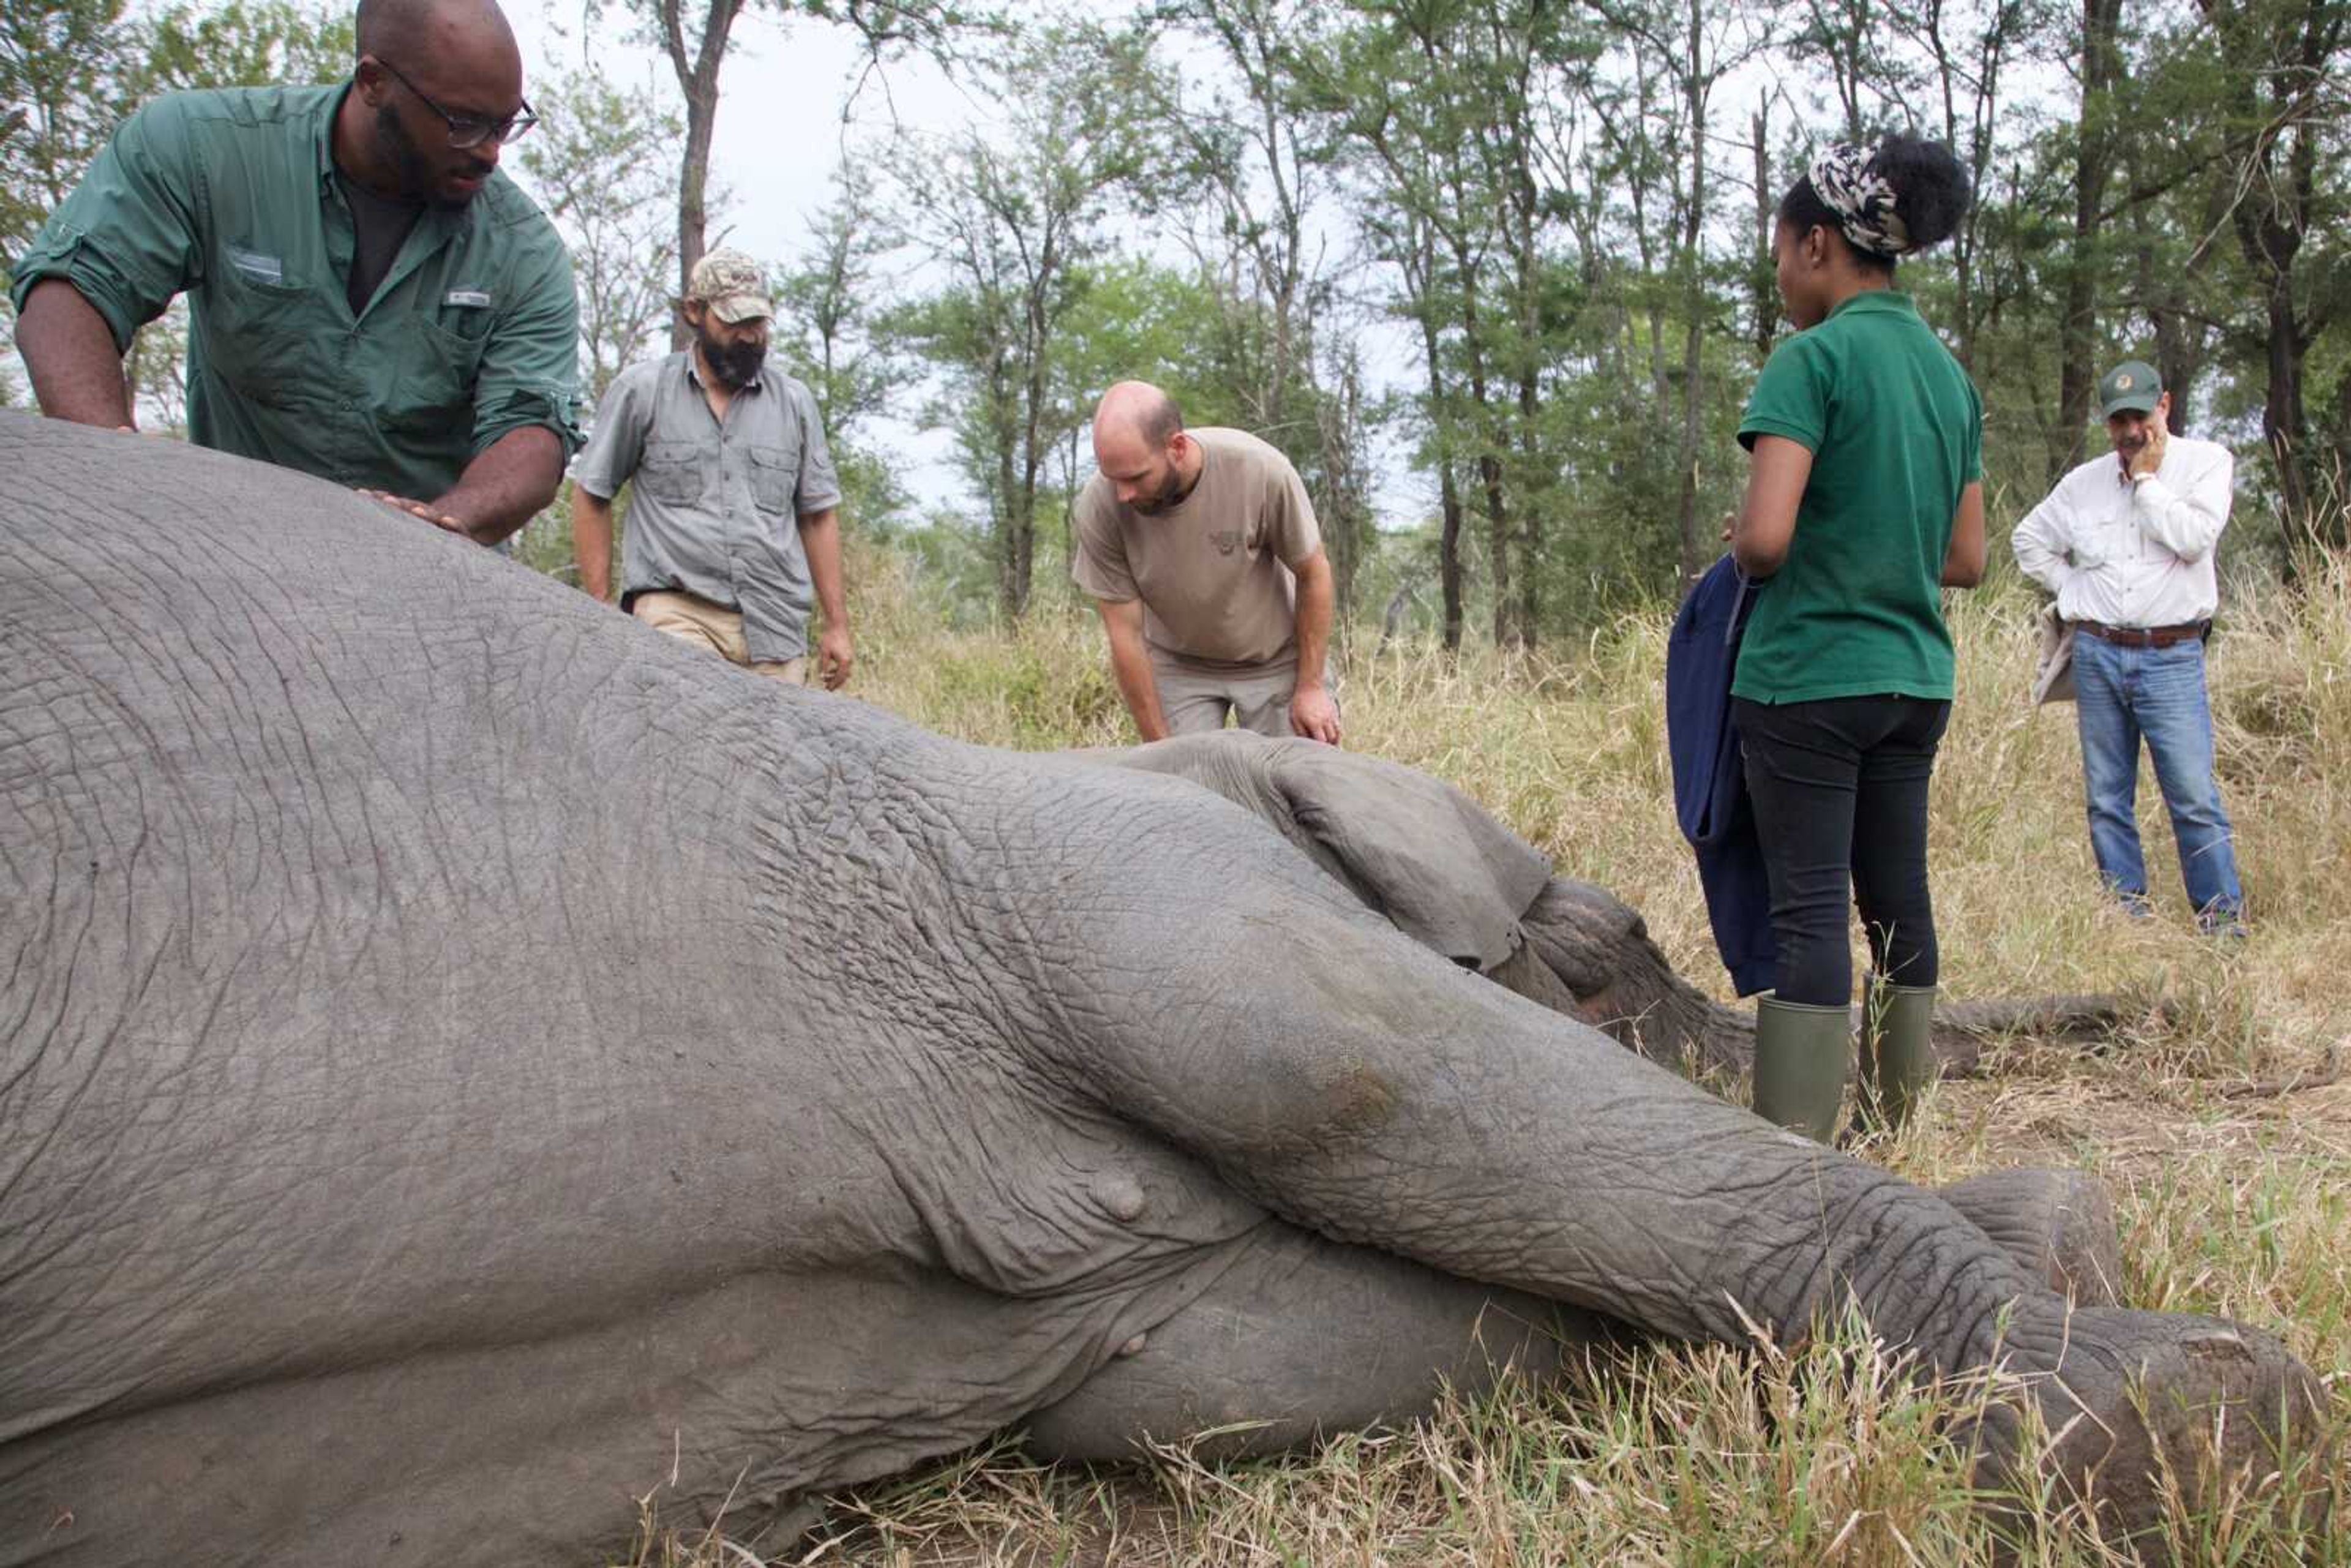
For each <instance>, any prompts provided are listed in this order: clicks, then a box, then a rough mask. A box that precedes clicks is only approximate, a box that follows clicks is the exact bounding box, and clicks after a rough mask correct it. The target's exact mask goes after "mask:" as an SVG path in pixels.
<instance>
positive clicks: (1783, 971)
mask: <svg viewBox="0 0 2351 1568" xmlns="http://www.w3.org/2000/svg"><path fill="white" fill-rule="evenodd" d="M1968 199H1969V184H1968V176H1967V172H1966V171H1965V170H1964V169H1962V168H1961V167H1960V166H1959V162H1958V160H1957V159H1955V158H1953V157H1952V155H1951V152H1950V149H1949V148H1948V147H1945V146H1943V145H1942V144H1941V143H1939V142H1930V141H1920V140H1917V139H1916V138H1911V137H1900V136H1897V137H1889V138H1888V139H1886V141H1883V142H1881V143H1879V144H1878V145H1876V146H1875V147H1853V146H1842V145H1841V146H1835V147H1831V148H1830V149H1828V150H1827V151H1826V152H1823V153H1822V154H1821V155H1820V156H1819V157H1818V158H1816V159H1814V160H1813V163H1812V166H1811V168H1810V169H1809V171H1808V172H1806V174H1805V176H1804V177H1803V178H1802V179H1801V180H1799V181H1797V182H1796V183H1795V186H1794V187H1793V188H1792V189H1791V190H1790V191H1789V192H1788V193H1787V195H1786V196H1785V197H1784V198H1783V199H1782V201H1781V203H1780V209H1779V215H1778V221H1777V223H1776V225H1774V231H1773V235H1772V253H1773V259H1774V261H1775V262H1776V264H1777V268H1778V274H1779V285H1780V298H1781V299H1782V302H1783V303H1784V304H1785V306H1786V307H1787V312H1788V318H1789V319H1790V320H1792V322H1794V323H1795V325H1796V326H1797V328H1798V329H1799V330H1798V331H1797V332H1796V333H1795V334H1794V335H1793V336H1792V337H1790V338H1788V339H1787V340H1784V341H1782V343H1781V345H1780V347H1779V348H1778V349H1776V350H1773V351H1772V354H1771V360H1770V361H1768V362H1767V363H1766V364H1765V365H1764V367H1763V372H1762V374H1761V376H1760V377H1759V378H1758V379H1757V381H1756V383H1755V392H1754V395H1753V396H1752V397H1751V398H1750V400H1749V402H1748V405H1747V414H1746V417H1745V419H1744V420H1742V421H1741V422H1740V429H1739V439H1740V444H1743V445H1745V446H1746V447H1747V448H1748V450H1749V452H1750V455H1751V466H1750V470H1749V474H1748V480H1747V495H1746V499H1745V502H1744V503H1743V504H1742V506H1741V507H1740V512H1739V516H1738V519H1737V521H1736V523H1735V524H1734V526H1733V528H1732V533H1731V549H1732V551H1733V553H1735V554H1736V555H1737V556H1738V558H1739V564H1740V568H1741V570H1744V571H1745V572H1746V573H1747V574H1748V575H1749V576H1750V577H1754V578H1761V579H1766V580H1767V581H1765V583H1764V586H1763V589H1762V591H1761V594H1760V595H1759V596H1758V598H1757V600H1756V603H1755V610H1754V613H1753V615H1752V616H1751V618H1750V620H1749V622H1748V625H1747V632H1746V635H1745V637H1744V639H1743V640H1742V642H1741V643H1740V653H1739V664H1738V667H1737V670H1736V672H1735V674H1734V675H1733V678H1732V681H1731V696H1732V715H1733V717H1734V718H1735V720H1736V721H1737V723H1738V726H1739V730H1740V736H1741V737H1742V740H1743V742H1744V746H1745V750H1746V775H1747V788H1748V793H1749V795H1750V798H1751V800H1752V801H1753V804H1754V810H1755V820H1756V827H1757V832H1758V835H1759V837H1760V838H1761V842H1762V849H1763V859H1764V868H1765V874H1766V876H1767V877H1768V879H1769V881H1770V883H1771V929H1772V936H1773V937H1774V939H1775V940H1776V942H1777V945H1778V947H1779V968H1778V980H1779V984H1778V987H1777V988H1776V990H1775V991H1774V992H1773V993H1771V995H1768V996H1766V997H1765V998H1763V999H1762V1001H1761V1003H1760V1004H1759V1006H1758V1010H1757V1014H1756V1026H1755V1108H1756V1112H1757V1113H1758V1114H1761V1115H1763V1116H1767V1117H1769V1118H1771V1120H1773V1121H1775V1122H1778V1123H1779V1124H1782V1126H1787V1127H1792V1128H1795V1129H1796V1130H1798V1131H1800V1132H1804V1133H1808V1134H1811V1135H1812V1136H1813V1137H1815V1138H1820V1139H1823V1141H1825V1140H1826V1139H1827V1137H1828V1136H1829V1134H1830V1133H1831V1131H1832V1130H1833V1129H1834V1125H1835V1121H1836V1113H1837V1108H1838V1104H1839V1103H1840V1100H1841V1097H1842V1095H1843V1093H1844V1079H1845V1071H1846V1061H1847V1057H1848V1055H1849V1053H1850V1050H1851V1047H1850V1044H1849V1040H1850V1026H1849V1023H1848V1011H1847V1009H1848V1008H1849V1006H1850V1004H1851V1001H1852V997H1853V954H1852V951H1851V946H1850V944H1849V943H1848V941H1847V939H1846V936H1845V931H1846V915H1845V908H1846V888H1847V887H1848V886H1850V887H1851V888H1852V890H1853V898H1854V900H1855V902H1856V903H1857V904H1859V905H1860V909H1861V916H1862V925H1863V927H1864V929H1865V931H1866V932H1867V934H1868V937H1869V947H1870V957H1871V959H1872V961H1873V965H1874V967H1875V969H1876V976H1877V979H1878V982H1879V983H1878V984H1877V985H1876V986H1874V987H1873V992H1874V994H1873V996H1872V997H1871V998H1870V1002H1871V1005H1870V1007H1869V1008H1868V1009H1867V1016H1868V1018H1869V1020H1870V1022H1869V1026H1868V1027H1867V1028H1866V1029H1865V1030H1864V1034H1863V1048H1862V1066H1863V1080H1864V1098H1865V1104H1866V1103H1868V1100H1869V1096H1870V1095H1871V1093H1872V1092H1874V1093H1875V1095H1876V1104H1877V1107H1878V1108H1879V1109H1881V1110H1882V1111H1883V1112H1884V1113H1885V1114H1886V1116H1887V1118H1888V1119H1889V1120H1897V1121H1898V1120H1899V1119H1900V1117H1901V1116H1902V1115H1903V1114H1905V1113H1907V1110H1908V1107H1909V1104H1910V1103H1911V1101H1912V1100H1913V1098H1915V1096H1916V1094H1917V1092H1918V1090H1919V1088H1920V1087H1921V1086H1922V1085H1923V1084H1924V1082H1925V1081H1926V1078H1927V1076H1928V1074H1929V1073H1930V1072H1931V1071H1932V1068H1933V1058H1932V1056H1931V1055H1930V1054H1929V1052H1928V1040H1927V1030H1928V1017H1929V1014H1930V1013H1931V1012H1932V1010H1933V1006H1934V988H1935V981H1936V971H1937V964H1938V960H1937V955H1936V948H1935V916H1934V908H1933V905H1932V904H1931V903H1930V902H1929V900H1928V893H1927V780H1928V774H1929V773H1930V772H1931V771H1932V769H1933V768H1934V761H1935V747H1936V744H1937V743H1938V741H1939V740H1940V739H1941V738H1942V734H1943V727H1944V724H1945V723H1946V721H1947V720H1948V719H1949V716H1950V707H1951V635H1950V632H1949V629H1948V628H1947V627H1946V626H1945V625H1944V623H1943V611H1942V593H1941V589H1942V587H1943V586H1944V585H1950V586H1957V587H1970V586H1972V585H1973V584H1974V583H1976V582H1977V581H1978V580H1980V578H1981V577H1982V575H1983V561H1984V533H1983V486H1982V485H1981V483H1980V472H1981V470H1980V455H1981V449H1982V441H1983V404H1982V402H1981V401H1980V399H1979V398H1978V397H1977V395H1976V392H1975V388H1974V387H1973V386H1972V385H1970V383H1969V381H1968V377H1967V372H1966V371H1962V370H1961V369H1960V368H1959V361H1956V360H1954V359H1953V358H1952V357H1951V353H1950V351H1949V350H1948V349H1946V348H1944V347H1943V345H1942V342H1941V340H1938V338H1937V337H1936V336H1935V334H1934V332H1933V331H1932V330H1931V329H1929V328H1928V325H1927V323H1926V322H1925V321H1924V320H1922V319H1920V318H1919V315H1918V311H1917V307H1915V306H1914V305H1913V304H1912V303H1911V301H1910V298H1909V297H1908V296H1907V295H1906V294H1902V293H1900V292H1898V291H1896V289H1895V287H1894V286H1893V285H1894V267H1895V262H1896V258H1897V257H1899V256H1907V255H1909V254H1910V253H1911V252H1913V251H1916V250H1919V249H1922V248H1924V247H1926V246H1930V245H1933V244H1936V243H1937V242H1938V241H1940V240H1941V239H1943V238H1944V237H1945V236H1947V235H1949V234H1950V232H1951V231H1952V230H1953V229H1954V228H1955V227H1957V226H1958V224H1959V218H1960V215H1961V214H1963V213H1965V212H1966V210H1967V204H1968Z"/></svg>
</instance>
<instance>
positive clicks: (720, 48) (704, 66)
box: [660, 0, 744, 350]
mask: <svg viewBox="0 0 2351 1568" xmlns="http://www.w3.org/2000/svg"><path fill="white" fill-rule="evenodd" d="M743 3H744V0H709V6H710V9H709V11H708V12H707V13H706V14H705V16H704V17H703V19H702V36H701V37H700V38H699V39H698V40H697V41H696V43H695V48H694V50H693V52H692V53H691V55H689V54H688V52H687V48H686V40H685V22H684V16H683V15H682V14H681V7H682V5H683V4H684V0H660V6H661V12H660V21H661V38H662V45H663V47H664V51H665V52H666V53H667V54H668V56H669V64H670V69H671V70H672V71H673V72H674V73H675V74H676V76H677V87H678V92H679V94H680V96H682V97H683V98H684V99H685V150H684V153H683V154H682V156H681V157H680V160H679V163H678V183H677V291H678V295H679V297H680V298H684V294H685V285H686V279H687V278H689V277H693V276H694V265H695V263H696V262H698V261H700V260H701V259H702V256H703V252H704V250H705V245H706V237H705V230H706V228H707V226H708V222H709V214H708V211H707V208H706V206H705V203H706V200H707V194H706V193H707V192H708V189H709V185H710V143H711V138H712V137H713V136H714V135H715V134H716V131H717V129H718V69H719V67H720V66H721V65H723V64H724V63H725V62H726V39H727V35H728V34H729V33H730V32H732V31H733V30H734V26H735V19H736V18H737V16H741V15H742V13H743ZM669 340H670V347H671V348H672V349H673V350H676V349H683V348H684V347H685V346H686V345H687V344H689V343H691V342H692V341H693V340H694V334H693V332H692V330H691V329H688V328H687V326H686V324H685V321H684V318H683V317H673V318H672V319H671V322H670V335H669Z"/></svg>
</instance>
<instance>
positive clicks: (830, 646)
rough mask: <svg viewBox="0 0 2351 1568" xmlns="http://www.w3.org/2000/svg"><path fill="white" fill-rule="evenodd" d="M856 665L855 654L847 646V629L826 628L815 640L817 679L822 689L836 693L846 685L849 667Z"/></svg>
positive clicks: (841, 627) (829, 626)
mask: <svg viewBox="0 0 2351 1568" xmlns="http://www.w3.org/2000/svg"><path fill="white" fill-rule="evenodd" d="M856 663H857V654H856V652H855V650H853V649H852V648H851V647H850V645H849V628H848V627H846V626H832V625H828V626H826V627H825V629H824V631H823V632H821V633H820V634H819V635H818V637H817V640H816V673H817V678H818V679H819V680H820V681H822V682H823V683H824V689H825V690H826V691H829V692H837V691H839V690H840V689H841V687H843V686H845V685H848V684H849V671H850V667H851V666H852V665H853V664H856Z"/></svg>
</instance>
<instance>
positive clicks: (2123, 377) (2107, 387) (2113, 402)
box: [2098, 360, 2163, 419]
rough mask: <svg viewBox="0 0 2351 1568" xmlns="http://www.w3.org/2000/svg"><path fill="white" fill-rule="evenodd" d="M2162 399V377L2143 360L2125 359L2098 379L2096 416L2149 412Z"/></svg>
mask: <svg viewBox="0 0 2351 1568" xmlns="http://www.w3.org/2000/svg"><path fill="white" fill-rule="evenodd" d="M2162 397H2163V378H2162V377H2161V376H2159V375H2157V374H2156V373H2155V367H2154V366H2153V365H2150V364H2148V363H2147V361H2144V360H2125V361H2123V362H2122V363H2121V364H2119V365H2116V367H2115V368H2114V369H2113V370H2111V371H2107V372H2106V373H2105V375H2103V376H2100V377H2099V378H2098V417H2099V418H2100V419H2112V418H2114V416H2115V415H2116V414H2118V413H2125V412H2128V413H2154V412H2155V405H2156V403H2157V402H2159V401H2160V400H2161V399H2162Z"/></svg>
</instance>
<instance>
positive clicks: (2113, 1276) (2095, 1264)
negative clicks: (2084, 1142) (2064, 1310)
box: [1938, 1168, 2123, 1307]
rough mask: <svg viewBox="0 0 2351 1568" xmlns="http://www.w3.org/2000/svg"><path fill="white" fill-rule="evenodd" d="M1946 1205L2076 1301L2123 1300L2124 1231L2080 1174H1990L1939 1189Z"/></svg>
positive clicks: (2098, 1188)
mask: <svg viewBox="0 0 2351 1568" xmlns="http://www.w3.org/2000/svg"><path fill="white" fill-rule="evenodd" d="M1938 1196H1939V1197H1941V1198H1942V1200H1943V1201H1944V1202H1945V1203H1948V1204H1949V1205H1950V1206H1951V1207H1953V1208H1956V1209H1958V1210H1959V1212H1960V1213H1961V1214H1963V1215H1965V1216H1967V1218H1969V1219H1970V1221H1972V1222H1973V1223H1974V1225H1975V1228H1977V1229H1979V1230H1980V1231H1982V1232H1983V1233H1984V1234H1985V1235H1987V1236H1989V1237H1991V1239H1992V1240H1993V1241H1994V1242H1996V1243H1998V1244H1999V1246H2000V1249H2001V1251H2003V1252H2005V1253H2007V1254H2008V1255H2009V1256H2010V1257H2011V1258H2013V1259H2015V1260H2016V1261H2017V1263H2018V1264H2019V1265H2020V1266H2021V1267H2022V1268H2023V1270H2024V1271H2025V1272H2026V1273H2028V1274H2030V1275H2032V1277H2033V1278H2034V1279H2037V1280H2040V1281H2044V1282H2045V1283H2046V1284H2047V1285H2048V1287H2049V1288H2050V1289H2051V1290H2053V1291H2056V1292H2057V1293H2058V1294H2059V1295H2062V1296H2069V1297H2071V1298H2072V1299H2073V1301H2074V1304H2075V1305H2076V1306H2083V1307H2116V1306H2120V1305H2121V1304H2122V1288H2123V1250H2122V1236H2121V1233H2120V1232H2119V1231H2118V1230H2117V1229H2116V1227H2115V1208H2114V1204H2113V1203H2112V1202H2111V1201H2110V1200H2109V1199H2108V1198H2107V1197H2106V1189H2105V1186H2102V1185H2100V1183H2099V1182H2098V1180H2097V1178H2096V1177H2095V1176H2089V1175H2087V1174H2086V1173H2085V1172H2082V1171H2067V1170H2046V1169H2031V1168H2025V1169H2018V1170H2004V1171H1986V1172H1985V1173H1984V1174H1983V1175H1981V1176H1970V1178H1968V1179H1967V1180H1966V1181H1963V1182H1958V1183H1954V1184H1953V1185H1952V1186H1947V1187H1943V1188H1941V1189H1940V1190H1939V1192H1938Z"/></svg>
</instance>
